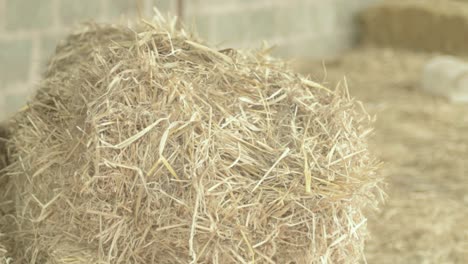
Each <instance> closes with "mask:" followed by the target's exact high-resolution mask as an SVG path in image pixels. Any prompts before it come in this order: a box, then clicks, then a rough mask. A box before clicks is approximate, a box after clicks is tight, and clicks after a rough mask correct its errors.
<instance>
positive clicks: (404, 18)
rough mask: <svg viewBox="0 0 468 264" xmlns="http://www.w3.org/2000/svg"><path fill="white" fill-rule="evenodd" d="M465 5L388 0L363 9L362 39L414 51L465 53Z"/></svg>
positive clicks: (467, 51) (467, 22) (445, 1)
mask: <svg viewBox="0 0 468 264" xmlns="http://www.w3.org/2000/svg"><path fill="white" fill-rule="evenodd" d="M466 5H467V4H466V3H462V2H460V1H448V0H404V1H394V0H391V1H390V0H387V1H382V2H381V3H379V4H376V5H374V6H372V7H371V8H369V9H368V10H366V11H365V12H363V14H362V17H361V20H362V31H363V38H364V41H365V42H367V43H371V44H374V45H378V46H384V47H393V48H404V49H409V50H416V51H430V52H444V53H450V54H468V47H467V45H466V38H465V36H467V35H468V9H467V8H466V7H467V6H466Z"/></svg>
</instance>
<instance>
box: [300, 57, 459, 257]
mask: <svg viewBox="0 0 468 264" xmlns="http://www.w3.org/2000/svg"><path fill="white" fill-rule="evenodd" d="M432 57H433V55H431V54H427V53H414V52H408V51H402V50H389V49H368V48H365V49H357V50H354V51H351V52H350V53H348V54H345V55H344V56H342V57H341V58H340V59H338V60H336V61H330V62H329V63H327V64H326V65H327V66H328V67H327V72H326V74H327V82H328V83H335V82H337V81H339V80H340V79H341V78H342V76H343V74H346V77H347V80H348V82H349V85H350V92H352V94H354V95H355V96H357V98H359V99H360V100H363V102H364V103H365V104H366V106H367V109H368V110H369V112H370V113H371V114H376V115H377V116H378V119H377V121H376V122H375V124H374V126H375V136H374V137H372V138H371V140H370V142H369V144H370V148H371V150H373V152H374V153H375V154H376V155H378V156H379V157H380V158H381V160H382V161H383V162H384V164H385V165H384V166H383V168H382V170H381V173H382V174H383V175H384V176H385V177H386V183H387V184H388V189H387V193H388V199H387V200H386V203H385V205H384V206H382V207H381V209H382V210H381V212H379V213H378V214H373V213H372V214H371V213H368V214H367V215H368V216H369V220H368V227H369V230H370V234H371V238H370V239H369V240H368V241H367V243H366V249H365V255H366V258H367V260H368V263H379V264H394V263H405V264H420V263H427V264H439V263H468V221H466V219H468V178H467V175H468V166H467V165H466V161H467V160H468V133H466V131H468V116H467V113H468V105H466V104H453V103H451V102H450V101H449V100H446V99H445V98H443V97H439V96H433V95H431V94H429V93H425V92H423V91H422V89H421V87H420V86H421V82H420V74H421V72H422V71H423V69H424V66H425V64H426V63H427V62H428V61H430V60H431V59H432ZM322 63H323V62H322V61H319V62H314V63H311V62H309V63H308V65H306V63H305V62H304V63H303V65H304V66H302V67H303V68H302V71H303V72H310V73H313V74H317V75H319V73H317V70H316V69H317V68H319V67H321V65H322ZM306 66H307V67H306ZM322 74H323V73H322ZM322 74H320V75H322ZM389 76H391V78H389ZM317 77H321V76H317Z"/></svg>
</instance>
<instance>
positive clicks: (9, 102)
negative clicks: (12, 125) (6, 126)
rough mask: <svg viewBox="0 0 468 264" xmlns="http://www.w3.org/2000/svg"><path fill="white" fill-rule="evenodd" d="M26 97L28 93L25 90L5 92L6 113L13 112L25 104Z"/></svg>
mask: <svg viewBox="0 0 468 264" xmlns="http://www.w3.org/2000/svg"><path fill="white" fill-rule="evenodd" d="M27 99H28V94H27V93H26V92H22V93H15V94H6V95H5V101H4V108H5V109H6V112H7V113H9V114H11V113H14V112H16V111H18V110H19V109H20V108H22V107H23V106H25V105H26V102H27Z"/></svg>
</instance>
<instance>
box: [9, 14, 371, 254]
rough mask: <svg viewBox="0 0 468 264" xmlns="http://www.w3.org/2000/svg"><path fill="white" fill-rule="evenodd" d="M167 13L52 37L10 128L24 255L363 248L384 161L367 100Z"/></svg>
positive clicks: (333, 251) (19, 238) (345, 251)
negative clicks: (45, 63) (220, 41)
mask: <svg viewBox="0 0 468 264" xmlns="http://www.w3.org/2000/svg"><path fill="white" fill-rule="evenodd" d="M172 25H174V23H165V22H164V21H163V20H162V19H161V18H157V19H155V21H154V23H145V24H144V25H140V26H137V27H135V28H133V29H130V28H127V27H122V26H104V25H90V26H89V27H88V28H86V29H85V30H84V31H83V32H80V33H77V34H74V35H72V36H70V37H69V38H68V39H67V41H66V42H65V43H64V44H63V45H62V46H60V47H58V48H57V53H56V54H55V56H54V58H53V59H52V61H51V63H50V65H49V69H48V71H47V73H46V74H45V78H44V80H43V81H42V82H41V84H40V87H39V89H38V92H37V95H36V96H35V98H34V99H33V100H32V101H31V102H29V104H28V107H27V108H26V109H25V110H24V111H22V112H20V113H18V115H17V116H16V117H15V120H14V123H15V125H14V127H13V134H12V138H11V140H10V148H11V150H12V153H11V157H10V159H11V163H12V164H11V165H10V166H9V167H8V168H7V173H8V174H9V175H11V176H13V175H14V177H12V179H13V182H14V185H15V187H16V188H17V190H16V193H17V197H16V208H17V222H18V229H19V230H20V231H18V232H17V236H16V237H15V239H16V242H17V245H18V247H21V248H24V254H23V256H21V257H22V258H23V259H25V260H27V261H31V259H33V260H35V261H36V262H37V263H63V262H64V261H63V260H64V259H66V260H73V261H74V263H89V262H105V263H189V262H192V263H196V262H198V263H241V262H242V263H247V262H252V261H254V262H258V263H290V262H296V263H317V262H321V263H356V262H357V261H358V260H359V259H362V257H363V256H362V251H363V244H364V240H365V237H366V233H367V232H366V218H365V216H364V215H363V214H362V211H361V210H362V209H363V208H364V207H366V206H368V205H370V204H374V202H375V201H376V200H377V199H375V195H376V194H379V188H377V183H378V182H379V181H380V177H379V176H377V174H376V173H375V169H376V161H375V159H374V158H373V156H372V155H370V154H369V152H368V148H367V140H366V136H367V135H368V134H369V131H370V130H369V127H368V125H369V124H368V123H369V117H368V115H367V114H365V113H364V112H363V111H362V108H361V107H360V105H359V104H356V102H354V101H353V100H352V99H350V98H349V96H348V95H347V94H346V91H345V92H340V91H336V92H332V91H330V90H328V89H327V88H325V87H323V86H321V85H319V84H317V83H315V82H313V81H311V80H308V79H307V78H304V77H302V76H299V75H297V74H294V73H293V72H291V71H290V70H289V68H288V67H286V66H285V65H284V63H283V62H281V61H276V60H274V59H272V58H270V57H268V56H267V55H266V54H265V51H264V50H260V51H258V52H243V51H236V50H233V49H226V50H222V51H217V50H215V49H213V48H210V47H208V46H206V45H205V44H203V43H202V42H201V41H200V40H198V39H197V38H196V37H193V36H191V35H190V34H188V33H186V32H185V31H177V30H175V29H174V27H173V26H172Z"/></svg>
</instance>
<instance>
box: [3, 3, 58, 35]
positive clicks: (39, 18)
mask: <svg viewBox="0 0 468 264" xmlns="http://www.w3.org/2000/svg"><path fill="white" fill-rule="evenodd" d="M51 10H53V8H52V0H40V1H38V0H36V1H31V0H6V12H5V13H6V14H5V20H6V29H7V30H18V29H20V30H23V29H25V30H27V29H39V28H47V27H49V26H51V25H52V23H53V14H52V11H51Z"/></svg>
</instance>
